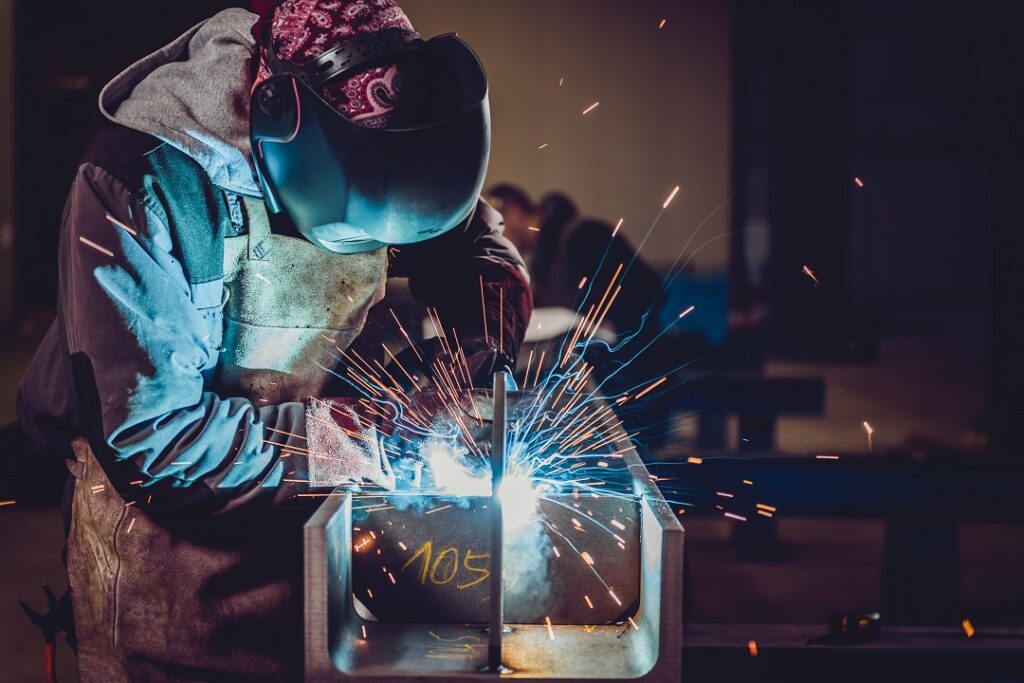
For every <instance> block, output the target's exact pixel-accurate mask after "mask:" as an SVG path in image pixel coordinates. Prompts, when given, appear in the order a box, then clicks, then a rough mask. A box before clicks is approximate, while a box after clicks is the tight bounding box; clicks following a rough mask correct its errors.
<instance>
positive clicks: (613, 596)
mask: <svg viewBox="0 0 1024 683" xmlns="http://www.w3.org/2000/svg"><path fill="white" fill-rule="evenodd" d="M608 595H610V596H612V600H614V601H615V604H616V605H618V606H620V607H621V606H622V601H621V600H619V596H617V595H616V594H615V591H613V590H611V589H609V590H608Z"/></svg>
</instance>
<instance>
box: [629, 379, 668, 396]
mask: <svg viewBox="0 0 1024 683" xmlns="http://www.w3.org/2000/svg"><path fill="white" fill-rule="evenodd" d="M667 381H668V376H667V375H666V376H665V377H662V378H661V379H659V380H658V381H657V382H655V383H654V384H652V385H650V386H649V387H647V388H646V389H644V390H643V391H641V392H640V393H639V394H637V395H636V398H637V400H640V399H641V398H643V397H644V396H645V395H646V394H648V393H650V392H652V391H654V390H655V389H656V388H658V387H659V386H661V385H662V384H663V383H665V382H667Z"/></svg>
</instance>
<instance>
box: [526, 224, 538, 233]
mask: <svg viewBox="0 0 1024 683" xmlns="http://www.w3.org/2000/svg"><path fill="white" fill-rule="evenodd" d="M526 229H527V230H529V231H531V232H540V228H538V227H536V226H534V225H528V226H526Z"/></svg>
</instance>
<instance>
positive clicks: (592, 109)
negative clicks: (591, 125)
mask: <svg viewBox="0 0 1024 683" xmlns="http://www.w3.org/2000/svg"><path fill="white" fill-rule="evenodd" d="M599 104H601V103H600V102H594V103H593V104H592V105H590V106H589V107H587V108H586V109H584V110H583V114H581V116H586V115H587V114H589V113H590V112H592V111H594V110H595V109H597V105H599Z"/></svg>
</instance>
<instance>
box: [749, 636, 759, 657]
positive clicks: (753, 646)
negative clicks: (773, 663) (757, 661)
mask: <svg viewBox="0 0 1024 683" xmlns="http://www.w3.org/2000/svg"><path fill="white" fill-rule="evenodd" d="M747 650H749V651H750V656H751V657H756V656H757V642H756V641H753V640H750V641H747Z"/></svg>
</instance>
